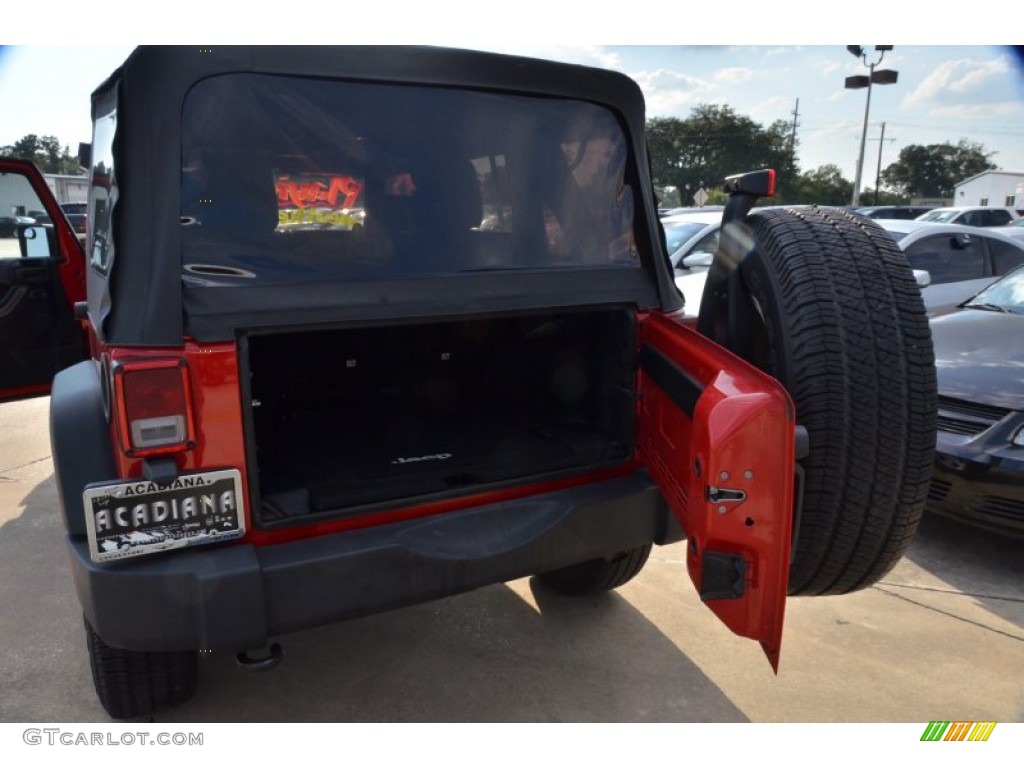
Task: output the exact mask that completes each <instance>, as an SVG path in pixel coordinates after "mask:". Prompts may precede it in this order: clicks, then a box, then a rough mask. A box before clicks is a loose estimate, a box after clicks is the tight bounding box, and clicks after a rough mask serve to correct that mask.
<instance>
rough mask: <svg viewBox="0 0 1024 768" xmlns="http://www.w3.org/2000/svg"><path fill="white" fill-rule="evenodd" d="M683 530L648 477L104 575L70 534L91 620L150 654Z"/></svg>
mask: <svg viewBox="0 0 1024 768" xmlns="http://www.w3.org/2000/svg"><path fill="white" fill-rule="evenodd" d="M681 537H682V532H681V530H680V529H679V527H678V524H676V523H675V520H674V518H673V517H672V515H671V513H669V512H668V511H667V508H666V506H665V504H664V503H663V501H662V499H661V495H660V494H659V492H658V490H657V488H656V487H655V486H654V484H653V482H652V481H651V479H650V477H649V476H648V475H647V473H646V472H643V471H638V472H636V473H634V474H632V475H630V476H628V477H625V478H620V479H616V480H610V481H605V482H601V483H594V484H589V485H583V486H579V487H576V488H570V489H565V490H562V491H557V492H554V493H549V494H544V495H541V496H535V497H531V498H527V499H520V500H517V501H512V502H505V503H501V504H492V505H488V506H484V507H477V508H474V509H470V510H465V511H462V512H454V513H449V514H446V515H438V516H435V517H431V518H425V519H421V520H413V521H408V522H403V523H396V524H393V525H387V526H380V527H375V528H367V529H362V530H357V531H350V532H345V533H339V534H332V535H329V536H322V537H317V538H312V539H304V540H301V541H294V542H289V543H286V544H279V545H273V546H265V547H259V548H256V547H252V546H250V545H238V546H225V547H223V548H217V549H202V548H197V549H194V550H187V551H178V552H173V553H166V554H160V555H153V556H151V557H141V558H138V559H137V560H134V561H128V562H118V563H113V564H107V565H97V564H95V563H93V562H92V561H91V560H90V559H89V555H88V552H87V548H86V542H85V541H84V540H83V539H81V538H75V537H69V539H68V542H69V547H70V554H71V568H72V573H73V576H74V580H75V586H76V589H77V590H78V596H79V600H80V601H81V604H82V608H83V611H84V613H85V615H86V617H87V618H88V619H89V622H90V623H91V624H92V625H93V627H95V629H96V631H97V633H99V635H100V636H101V637H102V638H103V639H104V640H105V641H106V642H107V643H109V644H110V645H113V646H115V647H121V648H127V649H132V650H140V651H158V650H182V649H192V648H197V649H200V648H201V649H206V650H220V651H232V652H234V651H243V650H252V649H255V648H260V647H262V646H264V645H266V643H267V641H268V640H269V639H270V638H272V637H275V636H278V635H282V634H286V633H288V632H294V631H297V630H301V629H306V628H309V627H314V626H319V625H322V624H327V623H331V622H335V621H340V620H344V619H349V618H353V617H356V616H361V615H365V614H370V613H377V612H380V611H385V610H389V609H391V608H397V607H401V606H404V605H411V604H415V603H421V602H425V601H428V600H433V599H436V598H440V597H445V596H448V595H455V594H458V593H460V592H466V591H468V590H471V589H475V588H477V587H481V586H485V585H488V584H494V583H500V582H503V581H509V580H511V579H515V578H520V577H523V576H528V575H531V574H535V573H540V572H543V571H548V570H553V569H555V568H559V567H562V566H565V565H570V564H572V563H576V562H580V561H583V560H587V559H591V558H594V557H600V556H604V555H611V554H614V553H617V552H620V551H623V550H626V549H631V548H633V547H637V546H641V545H643V544H647V543H650V542H656V543H659V544H663V543H668V542H670V541H676V540H678V539H680V538H681Z"/></svg>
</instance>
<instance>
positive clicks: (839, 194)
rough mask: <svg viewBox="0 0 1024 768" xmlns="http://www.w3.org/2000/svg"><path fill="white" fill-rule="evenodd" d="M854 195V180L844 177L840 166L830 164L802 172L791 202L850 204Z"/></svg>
mask: <svg viewBox="0 0 1024 768" xmlns="http://www.w3.org/2000/svg"><path fill="white" fill-rule="evenodd" d="M852 197H853V182H852V181H847V180H846V179H845V178H843V173H842V171H840V170H839V166H837V165H832V164H828V165H822V166H819V167H818V168H815V169H814V170H812V171H804V173H802V174H800V178H799V180H798V182H797V193H796V199H795V200H792V201H790V202H794V203H818V204H819V205H849V203H850V199H851V198H852Z"/></svg>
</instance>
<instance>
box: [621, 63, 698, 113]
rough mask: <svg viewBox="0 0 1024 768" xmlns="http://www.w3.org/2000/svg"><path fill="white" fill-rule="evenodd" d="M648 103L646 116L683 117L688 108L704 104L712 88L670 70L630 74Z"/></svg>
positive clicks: (689, 76)
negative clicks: (702, 102)
mask: <svg viewBox="0 0 1024 768" xmlns="http://www.w3.org/2000/svg"><path fill="white" fill-rule="evenodd" d="M630 77H632V78H633V79H634V80H636V82H637V83H638V84H639V85H640V90H642V91H643V93H644V100H645V101H646V103H647V114H648V116H652V117H653V116H659V117H671V116H683V115H684V113H686V112H688V111H689V110H688V108H689V107H692V106H695V105H696V104H697V103H699V102H701V101H706V100H707V97H708V94H709V93H710V92H711V91H712V90H713V87H712V85H711V84H710V83H708V82H707V81H706V80H702V79H701V78H698V77H693V76H691V75H686V74H683V73H681V72H676V71H674V70H671V69H656V70H654V71H652V72H631V73H630Z"/></svg>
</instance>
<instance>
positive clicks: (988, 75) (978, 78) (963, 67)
mask: <svg viewBox="0 0 1024 768" xmlns="http://www.w3.org/2000/svg"><path fill="white" fill-rule="evenodd" d="M1009 72H1010V62H1009V60H1008V59H1007V57H1005V56H1000V57H998V58H995V59H989V60H988V61H979V60H978V59H952V60H950V61H944V62H942V63H941V64H940V65H939V66H938V67H936V68H935V70H934V71H933V72H932V73H931V74H930V75H928V77H926V78H925V79H924V80H923V81H922V82H921V84H920V85H918V86H917V88H915V89H914V91H913V92H912V93H911V94H910V95H909V96H907V97H906V98H905V99H903V104H902V106H903V108H904V109H910V108H914V107H925V108H928V107H931V108H933V109H937V108H948V107H949V106H951V105H950V102H954V103H959V102H962V101H963V100H964V99H967V100H969V101H972V102H975V103H977V102H985V101H989V100H990V99H991V97H992V96H991V92H990V91H989V89H990V88H992V87H993V86H995V87H996V88H997V89H1000V90H1001V89H1002V88H1005V86H1006V83H1007V82H1008V81H1009V78H1007V74H1008V73H1009Z"/></svg>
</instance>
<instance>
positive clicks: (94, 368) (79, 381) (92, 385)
mask: <svg viewBox="0 0 1024 768" xmlns="http://www.w3.org/2000/svg"><path fill="white" fill-rule="evenodd" d="M105 400H106V399H105V396H104V389H103V379H102V375H101V372H100V365H99V363H97V362H96V361H94V360H86V361H84V362H81V363H78V364H77V365H73V366H71V367H70V368H66V369H65V370H63V371H61V372H60V373H58V374H57V375H56V377H54V380H53V390H52V392H51V395H50V445H51V450H52V452H53V472H54V479H55V482H56V485H57V505H58V507H59V508H60V512H61V517H62V518H63V520H64V527H65V529H66V530H67V532H68V534H69V535H71V536H85V534H86V531H85V507H84V506H83V501H82V491H83V489H84V488H85V486H86V485H88V484H89V483H93V482H96V481H98V480H110V479H115V478H117V476H118V475H117V464H116V462H115V461H114V449H113V446H112V445H111V441H110V424H109V418H108V415H107V413H108V411H107V407H106V401H105Z"/></svg>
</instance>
